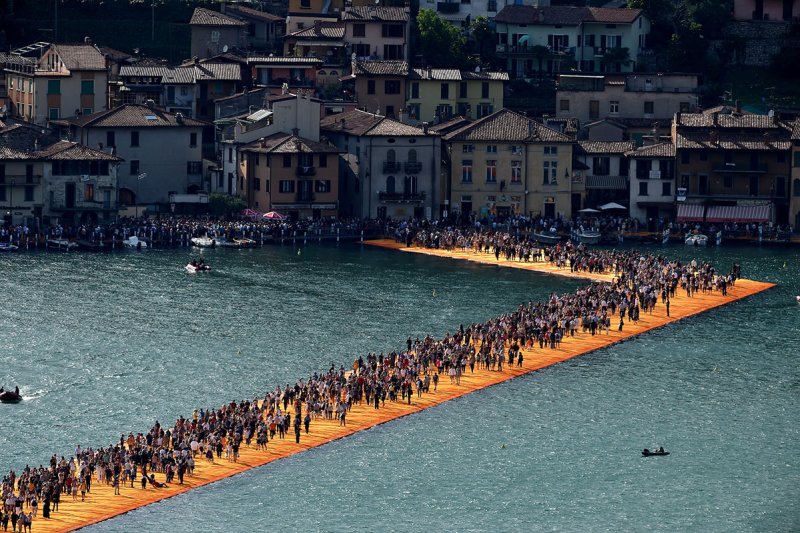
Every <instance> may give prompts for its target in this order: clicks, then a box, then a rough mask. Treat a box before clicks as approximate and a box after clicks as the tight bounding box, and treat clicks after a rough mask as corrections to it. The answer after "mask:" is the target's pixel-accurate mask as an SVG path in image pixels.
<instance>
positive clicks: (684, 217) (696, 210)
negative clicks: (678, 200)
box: [678, 204, 705, 222]
mask: <svg viewBox="0 0 800 533" xmlns="http://www.w3.org/2000/svg"><path fill="white" fill-rule="evenodd" d="M704 209H705V206H703V205H698V204H678V222H702V221H703V210H704Z"/></svg>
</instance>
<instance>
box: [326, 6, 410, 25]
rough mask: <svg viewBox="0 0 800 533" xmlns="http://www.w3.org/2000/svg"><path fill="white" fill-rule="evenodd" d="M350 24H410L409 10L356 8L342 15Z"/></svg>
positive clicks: (403, 8) (374, 7)
mask: <svg viewBox="0 0 800 533" xmlns="http://www.w3.org/2000/svg"><path fill="white" fill-rule="evenodd" d="M342 20H346V21H348V22H360V21H366V22H370V21H374V22H408V20H409V16H408V8H406V7H382V6H354V7H351V8H349V9H347V10H346V11H345V12H344V13H342Z"/></svg>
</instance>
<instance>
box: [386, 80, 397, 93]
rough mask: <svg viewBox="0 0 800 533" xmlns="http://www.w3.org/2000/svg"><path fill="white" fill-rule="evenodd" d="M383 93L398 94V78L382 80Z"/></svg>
mask: <svg viewBox="0 0 800 533" xmlns="http://www.w3.org/2000/svg"><path fill="white" fill-rule="evenodd" d="M383 92H384V94H400V80H386V81H384V82H383Z"/></svg>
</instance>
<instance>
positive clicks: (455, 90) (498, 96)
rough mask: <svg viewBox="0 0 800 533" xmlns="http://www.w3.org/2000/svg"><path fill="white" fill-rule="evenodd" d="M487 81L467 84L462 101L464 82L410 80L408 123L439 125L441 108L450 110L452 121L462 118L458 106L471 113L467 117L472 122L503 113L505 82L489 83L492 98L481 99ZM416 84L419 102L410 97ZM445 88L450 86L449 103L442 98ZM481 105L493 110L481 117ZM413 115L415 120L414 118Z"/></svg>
mask: <svg viewBox="0 0 800 533" xmlns="http://www.w3.org/2000/svg"><path fill="white" fill-rule="evenodd" d="M484 81H485V80H469V81H467V82H466V83H467V97H466V98H461V97H460V96H459V95H460V86H461V83H462V82H460V81H439V80H409V81H408V82H407V87H408V89H407V91H408V99H407V101H406V109H407V110H408V112H409V119H408V122H409V123H411V124H418V123H420V122H429V123H434V122H437V121H438V118H437V115H436V110H437V108H438V106H440V105H448V106H450V110H451V114H450V116H451V117H453V116H458V115H459V105H461V106H462V107H464V108H465V109H468V111H467V112H466V115H467V116H468V117H470V118H481V117H482V116H485V115H489V114H491V113H493V112H494V111H497V110H499V109H501V108H502V107H503V82H502V81H488V84H489V97H488V98H482V97H481V94H482V83H483V82H484ZM414 83H418V84H419V98H412V97H411V94H412V86H413V84H414ZM442 84H447V85H448V93H447V94H448V97H447V98H446V99H443V98H442V97H441V88H442ZM481 104H486V105H488V106H491V111H489V112H488V113H485V115H482V116H479V110H478V106H480V105H481ZM465 106H469V107H465ZM416 110H419V112H416ZM412 111H413V115H414V116H415V117H416V118H412Z"/></svg>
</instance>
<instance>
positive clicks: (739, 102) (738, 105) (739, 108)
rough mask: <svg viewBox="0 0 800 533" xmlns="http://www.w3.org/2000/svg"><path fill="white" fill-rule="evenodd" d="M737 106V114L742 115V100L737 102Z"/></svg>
mask: <svg viewBox="0 0 800 533" xmlns="http://www.w3.org/2000/svg"><path fill="white" fill-rule="evenodd" d="M735 105H736V112H737V113H741V112H742V101H741V100H736V104H735Z"/></svg>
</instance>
